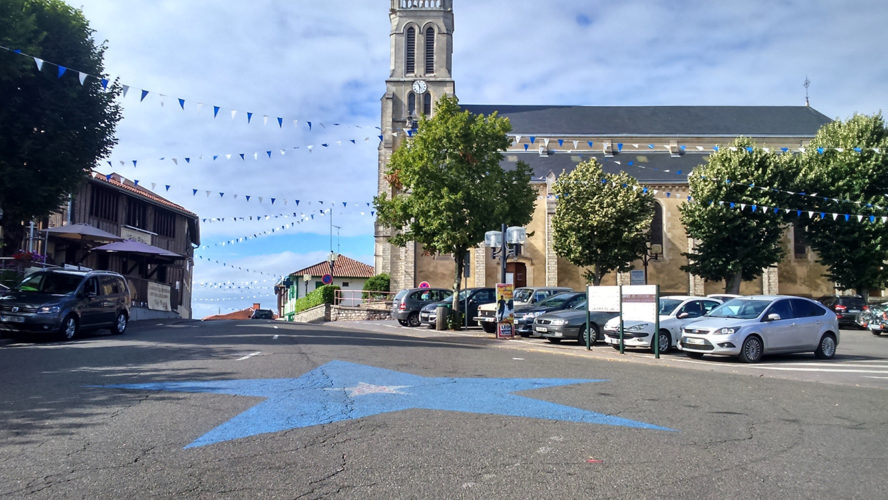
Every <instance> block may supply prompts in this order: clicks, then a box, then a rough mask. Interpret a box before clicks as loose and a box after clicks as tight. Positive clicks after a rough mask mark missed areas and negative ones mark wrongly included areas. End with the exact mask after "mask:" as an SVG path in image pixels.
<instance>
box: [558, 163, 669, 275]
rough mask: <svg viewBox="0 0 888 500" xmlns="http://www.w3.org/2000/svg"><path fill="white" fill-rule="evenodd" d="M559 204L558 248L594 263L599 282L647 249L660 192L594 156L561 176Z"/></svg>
mask: <svg viewBox="0 0 888 500" xmlns="http://www.w3.org/2000/svg"><path fill="white" fill-rule="evenodd" d="M554 192H555V194H556V195H557V196H558V206H557V207H556V209H555V217H554V219H553V221H552V224H553V227H554V243H555V253H557V254H558V255H559V256H561V257H564V258H566V259H567V260H568V261H570V262H571V263H572V264H574V265H576V266H581V267H589V268H590V269H588V270H587V271H586V273H585V277H586V280H587V281H590V282H592V283H593V284H594V285H596V286H597V285H599V284H600V283H601V278H602V277H604V275H605V274H607V273H608V272H611V271H614V270H616V271H628V270H629V269H630V268H631V263H632V261H634V260H636V259H638V258H640V257H641V256H642V255H643V254H644V252H645V245H646V243H647V241H648V237H649V233H650V227H651V222H652V220H653V216H654V203H655V202H654V197H653V194H651V193H645V192H644V190H643V189H640V188H639V186H638V181H637V180H636V179H635V178H634V177H631V176H630V175H629V174H627V173H625V172H620V173H618V174H605V173H604V171H603V169H602V167H601V164H600V163H598V161H597V160H595V159H594V158H593V159H591V160H589V161H586V162H582V163H579V164H578V165H577V166H576V168H575V169H574V170H573V171H571V172H570V173H566V174H562V175H561V176H559V177H558V179H557V180H556V181H555V186H554Z"/></svg>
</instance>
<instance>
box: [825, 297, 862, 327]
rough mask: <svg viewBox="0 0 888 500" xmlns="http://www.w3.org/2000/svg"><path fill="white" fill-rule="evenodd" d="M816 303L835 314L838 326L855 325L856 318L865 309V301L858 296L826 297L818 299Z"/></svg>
mask: <svg viewBox="0 0 888 500" xmlns="http://www.w3.org/2000/svg"><path fill="white" fill-rule="evenodd" d="M817 302H820V303H821V304H823V305H825V306H826V307H828V308H829V310H831V311H832V312H834V313H835V314H836V318H838V319H839V325H852V326H855V325H857V316H858V315H859V314H860V313H861V311H863V309H864V307H866V301H865V300H863V297H861V296H860V295H827V296H824V297H818V298H817Z"/></svg>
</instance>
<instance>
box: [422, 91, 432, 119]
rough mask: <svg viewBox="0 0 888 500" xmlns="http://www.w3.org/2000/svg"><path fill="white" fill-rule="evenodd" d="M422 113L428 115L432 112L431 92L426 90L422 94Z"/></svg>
mask: <svg viewBox="0 0 888 500" xmlns="http://www.w3.org/2000/svg"><path fill="white" fill-rule="evenodd" d="M422 114H424V115H426V116H430V115H431V114H432V93H431V92H426V93H425V95H423V96H422Z"/></svg>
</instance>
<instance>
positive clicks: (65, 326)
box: [59, 314, 78, 340]
mask: <svg viewBox="0 0 888 500" xmlns="http://www.w3.org/2000/svg"><path fill="white" fill-rule="evenodd" d="M77 326H78V325H77V317H75V316H74V315H73V314H69V315H68V316H66V317H65V321H63V322H62V329H61V330H59V334H61V337H62V340H71V339H73V338H74V337H75V336H77Z"/></svg>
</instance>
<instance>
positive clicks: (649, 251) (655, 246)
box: [641, 241, 663, 285]
mask: <svg viewBox="0 0 888 500" xmlns="http://www.w3.org/2000/svg"><path fill="white" fill-rule="evenodd" d="M662 254H663V245H661V244H659V243H651V242H650V241H648V242H647V243H646V244H645V249H644V255H642V256H641V263H642V264H643V265H644V284H645V285H647V284H648V262H650V261H652V260H658V259H659V258H660V255H662Z"/></svg>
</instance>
